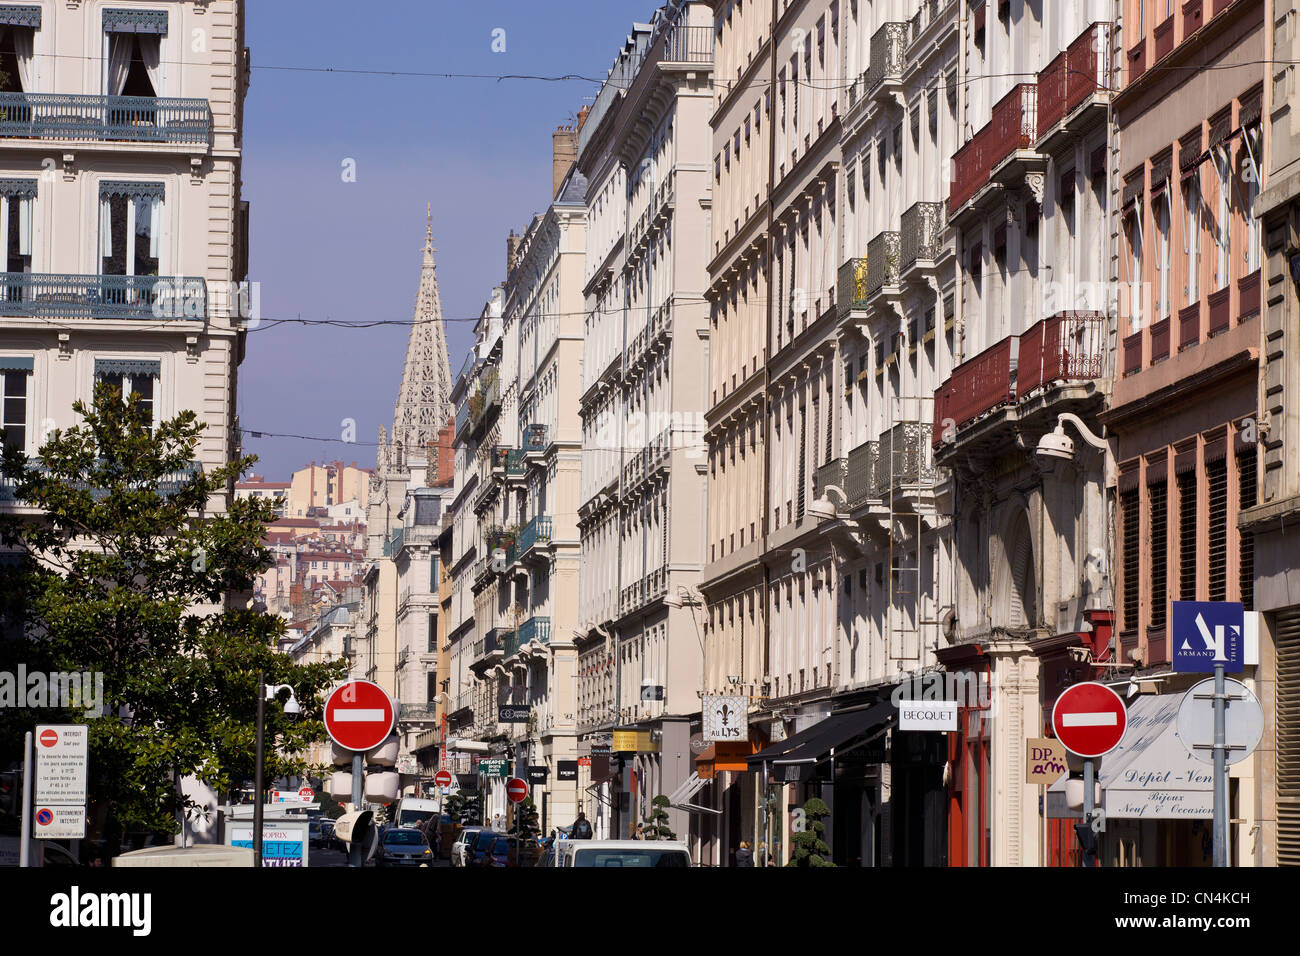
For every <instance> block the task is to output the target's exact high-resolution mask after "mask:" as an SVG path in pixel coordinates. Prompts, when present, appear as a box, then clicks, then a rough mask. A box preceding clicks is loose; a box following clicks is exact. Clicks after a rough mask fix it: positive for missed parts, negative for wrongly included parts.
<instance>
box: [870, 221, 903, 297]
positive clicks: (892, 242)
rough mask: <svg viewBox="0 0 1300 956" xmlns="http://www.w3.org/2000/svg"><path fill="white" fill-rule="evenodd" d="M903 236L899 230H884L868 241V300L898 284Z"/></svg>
mask: <svg viewBox="0 0 1300 956" xmlns="http://www.w3.org/2000/svg"><path fill="white" fill-rule="evenodd" d="M901 251H902V238H901V236H900V234H899V233H897V232H882V233H880V234H879V235H878V236H876V238H874V239H872V240H871V241H870V242H869V243H867V301H868V302H870V301H871V300H872V299H874V298H875V297H876V296H877V295H879V294H880V293H881V291H882V290H884V289H885V288H887V287H888V288H894V287H895V286H897V285H898V273H899V259H900V256H901Z"/></svg>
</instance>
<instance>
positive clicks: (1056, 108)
mask: <svg viewBox="0 0 1300 956" xmlns="http://www.w3.org/2000/svg"><path fill="white" fill-rule="evenodd" d="M1110 27H1111V25H1110V23H1109V22H1098V23H1093V24H1091V25H1090V26H1089V27H1088V28H1087V29H1086V30H1084V31H1083V33H1081V34H1080V35H1079V36H1078V37H1077V38H1076V39H1075V41H1074V42H1073V43H1071V44H1070V45H1069V46H1068V47H1067V48H1066V49H1065V50H1063V51H1061V53H1060V54H1059V55H1058V56H1057V57H1056V59H1054V60H1052V62H1051V63H1049V64H1048V65H1047V68H1046V69H1045V70H1043V71H1042V72H1041V73H1040V74H1038V130H1039V136H1040V142H1041V141H1045V140H1046V139H1048V138H1049V137H1050V136H1051V134H1052V132H1053V131H1054V130H1055V129H1056V127H1057V126H1058V125H1059V124H1060V123H1061V122H1062V121H1063V120H1065V119H1066V118H1067V117H1069V116H1071V115H1072V114H1073V113H1074V111H1075V110H1077V109H1078V108H1079V107H1080V106H1082V105H1083V104H1084V103H1085V102H1086V101H1087V100H1088V98H1089V97H1091V96H1092V95H1093V94H1094V93H1105V92H1106V91H1107V87H1108V84H1109V82H1110V44H1111V32H1110Z"/></svg>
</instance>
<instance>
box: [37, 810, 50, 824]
mask: <svg viewBox="0 0 1300 956" xmlns="http://www.w3.org/2000/svg"><path fill="white" fill-rule="evenodd" d="M36 822H37V823H39V824H40V825H41V826H43V827H48V826H49V825H50V824H51V823H53V822H54V814H53V813H52V812H51V811H50V810H49V809H47V808H46V807H41V809H39V810H37V811H36Z"/></svg>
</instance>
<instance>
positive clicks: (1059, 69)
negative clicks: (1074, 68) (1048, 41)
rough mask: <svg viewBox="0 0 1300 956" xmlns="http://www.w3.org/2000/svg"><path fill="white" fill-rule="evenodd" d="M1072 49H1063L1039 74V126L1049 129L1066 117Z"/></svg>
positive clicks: (1042, 128)
mask: <svg viewBox="0 0 1300 956" xmlns="http://www.w3.org/2000/svg"><path fill="white" fill-rule="evenodd" d="M1069 59H1070V51H1069V50H1062V51H1061V52H1060V53H1058V54H1057V55H1056V59H1054V60H1052V62H1051V63H1049V64H1047V68H1046V69H1045V70H1043V72H1041V73H1039V74H1038V128H1039V129H1041V130H1043V131H1047V130H1049V129H1051V128H1052V127H1053V126H1055V125H1056V124H1057V123H1059V122H1061V120H1063V119H1065V113H1066V107H1065V91H1066V85H1067V84H1068V83H1069V75H1070V69H1069Z"/></svg>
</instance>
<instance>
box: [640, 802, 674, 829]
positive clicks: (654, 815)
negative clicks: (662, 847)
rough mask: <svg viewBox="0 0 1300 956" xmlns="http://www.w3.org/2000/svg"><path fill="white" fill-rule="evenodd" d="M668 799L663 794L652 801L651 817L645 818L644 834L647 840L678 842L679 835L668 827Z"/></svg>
mask: <svg viewBox="0 0 1300 956" xmlns="http://www.w3.org/2000/svg"><path fill="white" fill-rule="evenodd" d="M667 808H668V798H667V797H665V796H664V795H663V794H662V793H661V794H659V796H657V797H655V798H654V799H653V800H651V801H650V815H649V816H648V817H646V818H645V829H644V830H642V832H643V833H644V834H645V838H646V839H647V840H676V839H677V834H676V833H674V832H673V831H672V830H671V829H669V827H668V809H667Z"/></svg>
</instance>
